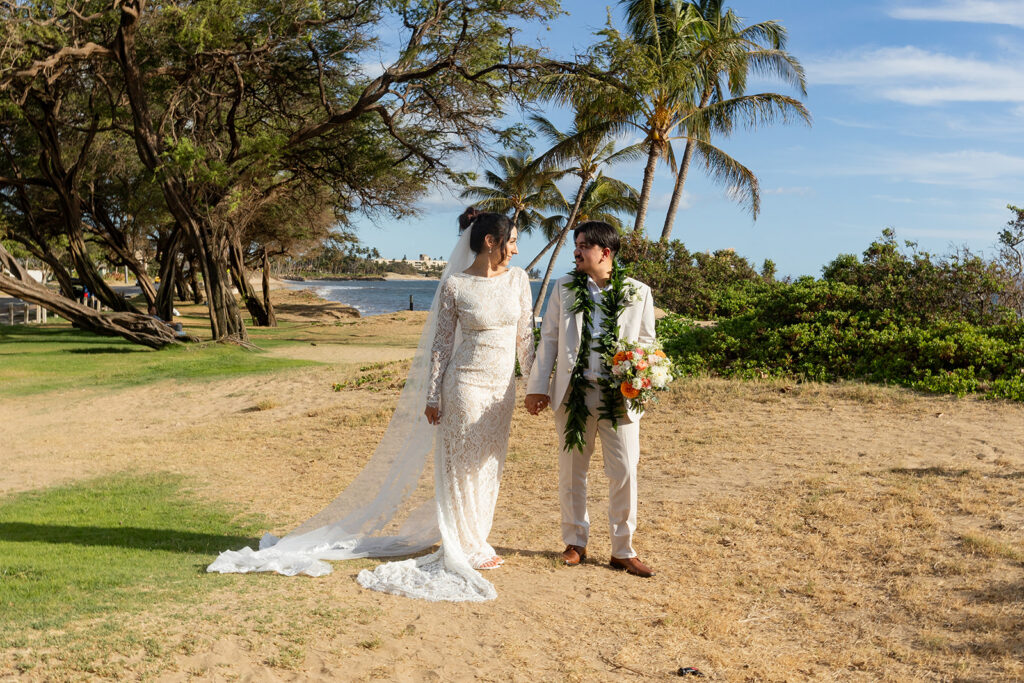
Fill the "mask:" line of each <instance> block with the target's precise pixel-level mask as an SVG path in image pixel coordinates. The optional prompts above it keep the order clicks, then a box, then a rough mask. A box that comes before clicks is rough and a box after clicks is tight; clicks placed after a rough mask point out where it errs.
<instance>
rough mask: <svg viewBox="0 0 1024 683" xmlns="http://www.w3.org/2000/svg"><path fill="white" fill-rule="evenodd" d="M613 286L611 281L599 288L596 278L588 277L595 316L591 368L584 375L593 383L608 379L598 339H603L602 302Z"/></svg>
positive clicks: (592, 325) (591, 343)
mask: <svg viewBox="0 0 1024 683" xmlns="http://www.w3.org/2000/svg"><path fill="white" fill-rule="evenodd" d="M611 286H612V283H611V280H609V281H608V284H606V285H605V286H604V287H599V286H598V285H597V283H596V282H594V278H592V277H590V276H589V275H588V276H587V291H588V292H590V298H591V299H592V300H593V301H594V316H593V319H592V324H591V327H590V335H591V341H590V367H588V368H587V371H586V372H584V373H583V377H585V378H586V379H588V380H590V381H591V382H593V381H595V380H597V379H600V378H601V377H606V376H607V374H608V373H607V372H606V371H605V369H604V361H603V360H602V359H601V351H600V349H599V348H598V339H600V337H601V324H602V323H603V322H604V311H602V310H601V301H602V299H604V293H605V292H607V291H608V290H609V289H611Z"/></svg>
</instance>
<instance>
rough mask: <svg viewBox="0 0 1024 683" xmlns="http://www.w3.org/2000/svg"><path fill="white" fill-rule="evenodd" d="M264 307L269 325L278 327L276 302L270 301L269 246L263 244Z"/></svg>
mask: <svg viewBox="0 0 1024 683" xmlns="http://www.w3.org/2000/svg"><path fill="white" fill-rule="evenodd" d="M262 285H263V308H265V309H266V311H267V318H268V321H269V322H268V325H269V326H270V327H277V316H276V315H274V304H272V303H271V302H270V257H269V256H268V255H267V247H266V245H264V246H263V282H262Z"/></svg>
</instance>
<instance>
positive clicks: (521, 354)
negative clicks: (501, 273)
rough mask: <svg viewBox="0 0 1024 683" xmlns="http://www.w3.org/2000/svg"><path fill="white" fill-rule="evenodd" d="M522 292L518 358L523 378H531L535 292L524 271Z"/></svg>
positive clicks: (533, 350) (517, 338) (533, 352)
mask: <svg viewBox="0 0 1024 683" xmlns="http://www.w3.org/2000/svg"><path fill="white" fill-rule="evenodd" d="M520 279H521V280H522V283H523V284H522V290H521V292H520V295H519V328H518V330H517V331H516V357H517V358H519V370H520V371H521V372H522V373H523V377H529V376H530V370H531V369H532V368H533V359H534V354H535V353H536V351H535V349H536V347H535V346H534V344H533V292H531V291H530V276H529V275H527V274H526V271H523V274H522V277H521V278H520Z"/></svg>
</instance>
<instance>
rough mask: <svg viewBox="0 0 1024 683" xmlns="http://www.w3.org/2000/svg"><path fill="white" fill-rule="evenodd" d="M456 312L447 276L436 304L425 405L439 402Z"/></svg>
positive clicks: (452, 341) (450, 354) (450, 282)
mask: <svg viewBox="0 0 1024 683" xmlns="http://www.w3.org/2000/svg"><path fill="white" fill-rule="evenodd" d="M457 320H458V314H457V311H456V308H455V283H454V282H453V280H452V278H448V279H447V280H445V281H444V284H442V285H441V300H440V301H439V302H438V306H437V331H436V332H434V344H433V346H432V347H431V352H430V382H429V384H428V385H427V405H428V406H433V407H435V408H436V407H437V406H438V405H439V404H440V403H441V382H442V381H444V372H445V370H447V369H448V361H449V360H451V357H452V347H453V346H454V345H455V323H456V322H457Z"/></svg>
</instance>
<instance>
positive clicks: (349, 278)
mask: <svg viewBox="0 0 1024 683" xmlns="http://www.w3.org/2000/svg"><path fill="white" fill-rule="evenodd" d="M440 279H441V278H440V277H434V276H432V275H420V274H416V275H411V274H408V273H384V274H383V275H324V276H323V277H304V276H302V275H293V276H289V277H282V278H281V280H283V281H284V282H309V281H311V280H312V281H315V282H387V281H389V280H414V281H415V280H419V281H424V282H431V281H433V282H438V281H440Z"/></svg>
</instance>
